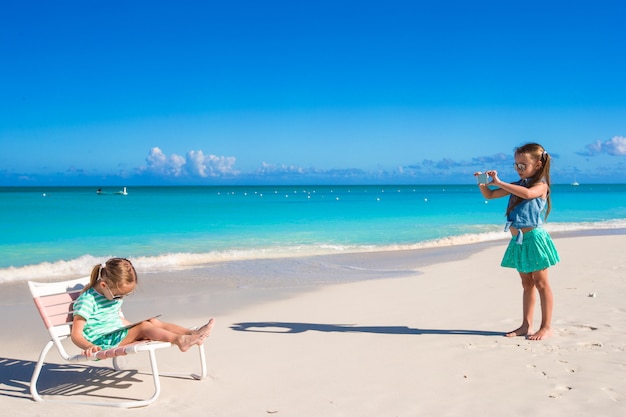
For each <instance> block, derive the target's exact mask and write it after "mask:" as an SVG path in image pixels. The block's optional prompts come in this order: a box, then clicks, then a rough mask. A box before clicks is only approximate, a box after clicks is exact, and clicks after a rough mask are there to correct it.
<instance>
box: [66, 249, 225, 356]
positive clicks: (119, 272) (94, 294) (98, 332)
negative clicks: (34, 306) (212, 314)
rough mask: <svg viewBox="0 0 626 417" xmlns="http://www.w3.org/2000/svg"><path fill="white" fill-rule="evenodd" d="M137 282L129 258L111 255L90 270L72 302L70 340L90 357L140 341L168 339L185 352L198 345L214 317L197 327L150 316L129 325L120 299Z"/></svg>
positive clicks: (209, 330)
mask: <svg viewBox="0 0 626 417" xmlns="http://www.w3.org/2000/svg"><path fill="white" fill-rule="evenodd" d="M136 285H137V273H136V272H135V268H134V267H133V265H132V264H131V263H130V261H129V260H127V259H124V258H111V259H109V260H108V261H107V262H106V263H105V264H102V265H96V266H94V267H93V269H92V271H91V279H90V282H89V284H88V285H87V286H86V287H85V288H84V289H83V292H82V293H81V294H80V295H79V296H78V298H77V299H76V301H75V302H74V322H73V326H72V334H71V337H72V341H73V342H74V344H76V346H78V347H79V348H81V349H83V352H82V353H83V354H84V355H86V356H91V355H92V354H94V353H95V352H97V351H99V350H103V349H109V348H113V347H116V346H123V345H128V344H130V343H133V342H135V341H139V340H154V341H160V342H170V343H172V344H175V345H176V346H178V348H179V349H180V350H181V351H183V352H186V351H187V350H189V348H191V347H192V346H194V345H201V344H202V343H203V342H204V339H206V338H207V337H208V336H209V333H210V332H211V329H212V328H213V323H214V320H213V319H211V320H209V322H208V323H207V324H205V325H204V326H202V327H200V328H199V329H197V330H192V329H187V328H184V327H181V326H179V325H177V324H172V323H166V322H162V321H159V320H157V319H156V318H152V319H149V320H146V321H142V322H141V323H139V324H137V325H135V326H133V327H130V328H124V326H127V325H129V324H130V322H129V321H127V320H126V319H125V318H124V317H123V316H122V314H121V308H122V303H123V298H124V297H125V296H127V295H129V294H131V293H132V292H133V291H134V290H135V287H136Z"/></svg>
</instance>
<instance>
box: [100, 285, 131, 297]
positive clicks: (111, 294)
mask: <svg viewBox="0 0 626 417" xmlns="http://www.w3.org/2000/svg"><path fill="white" fill-rule="evenodd" d="M102 282H104V286H105V287H106V289H107V290H108V291H109V295H110V296H111V300H121V299H122V298H124V297H126V296H127V295H131V294H132V293H133V292H132V291H131V292H129V293H127V294H113V291H111V289H110V288H109V286H108V285H107V283H106V282H105V281H102Z"/></svg>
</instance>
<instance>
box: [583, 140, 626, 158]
mask: <svg viewBox="0 0 626 417" xmlns="http://www.w3.org/2000/svg"><path fill="white" fill-rule="evenodd" d="M599 153H607V154H609V155H614V156H626V137H624V136H613V137H612V138H611V139H609V140H606V141H604V142H602V141H601V140H597V141H595V142H593V143H590V144H589V145H587V146H585V150H584V151H582V152H578V154H579V155H583V156H594V155H597V154H599Z"/></svg>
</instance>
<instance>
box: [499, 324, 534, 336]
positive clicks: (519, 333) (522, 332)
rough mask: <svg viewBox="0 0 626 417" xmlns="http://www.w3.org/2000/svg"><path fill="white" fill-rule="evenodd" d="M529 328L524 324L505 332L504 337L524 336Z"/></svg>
mask: <svg viewBox="0 0 626 417" xmlns="http://www.w3.org/2000/svg"><path fill="white" fill-rule="evenodd" d="M529 331H530V329H529V328H528V327H526V326H520V327H519V328H518V329H515V330H513V331H512V332H508V333H507V334H505V336H506V337H516V336H526V335H527V334H528V332H529Z"/></svg>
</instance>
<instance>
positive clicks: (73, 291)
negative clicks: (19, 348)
mask: <svg viewBox="0 0 626 417" xmlns="http://www.w3.org/2000/svg"><path fill="white" fill-rule="evenodd" d="M88 282H89V277H85V278H79V279H74V280H69V281H63V282H52V283H50V282H33V281H29V282H28V287H29V288H30V292H31V294H32V295H33V299H34V301H35V305H36V306H37V309H38V310H39V314H40V315H41V318H42V319H43V322H44V325H45V326H46V329H48V332H49V333H50V337H51V339H50V341H49V342H48V343H47V344H46V345H45V346H44V348H43V349H42V351H41V354H40V355H39V360H38V361H37V365H36V366H35V370H34V372H33V376H32V378H31V381H30V392H31V395H32V396H33V399H34V400H35V401H44V399H43V398H42V396H41V395H40V393H39V392H38V390H37V380H38V379H39V375H40V373H41V370H42V367H43V365H44V360H45V358H46V355H47V354H48V352H49V351H50V349H51V348H52V347H56V348H57V350H58V352H59V354H60V355H61V357H62V358H63V359H64V360H65V361H68V362H85V361H90V360H92V361H93V360H103V359H109V358H110V359H113V368H114V369H115V370H116V371H120V370H121V367H120V366H119V364H118V358H119V357H120V356H125V355H128V354H132V353H139V352H147V353H148V355H149V356H150V366H151V369H152V379H153V382H154V393H153V395H152V396H151V397H150V398H148V399H137V400H130V401H121V402H111V401H72V400H54V401H55V402H63V403H73V404H87V405H99V406H108V407H120V408H132V407H143V406H147V405H150V404H152V403H153V402H154V401H155V400H156V399H157V397H158V396H159V394H160V392H161V384H160V381H159V371H158V367H157V361H156V354H155V351H156V350H157V349H162V348H167V347H170V346H172V344H171V343H168V342H153V341H141V342H136V343H132V344H129V345H126V346H119V347H116V348H112V349H108V350H101V351H99V352H97V353H96V354H95V355H92V356H89V357H88V356H85V355H82V354H78V355H69V354H68V353H67V352H66V350H65V347H64V346H63V341H64V340H65V339H68V338H69V337H70V332H71V326H72V321H73V314H72V312H73V305H74V300H75V299H76V298H77V297H78V295H79V294H80V292H81V291H82V289H83V288H84V287H85V285H87V283H88ZM198 350H199V352H200V366H201V371H200V373H199V374H175V375H176V376H181V375H185V376H188V377H191V378H193V379H196V380H201V379H204V378H205V377H206V376H207V370H206V358H205V353H204V346H203V345H199V346H198ZM168 375H173V374H168Z"/></svg>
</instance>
